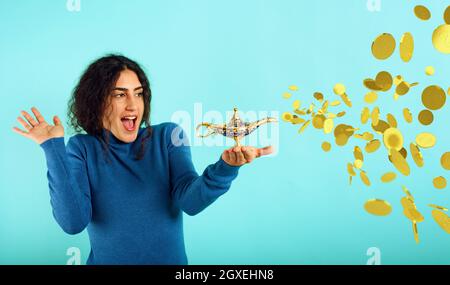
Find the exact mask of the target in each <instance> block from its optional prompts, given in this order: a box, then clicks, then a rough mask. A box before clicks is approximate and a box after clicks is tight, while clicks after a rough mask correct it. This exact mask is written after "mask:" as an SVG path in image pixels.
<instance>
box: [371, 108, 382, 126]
mask: <svg viewBox="0 0 450 285" xmlns="http://www.w3.org/2000/svg"><path fill="white" fill-rule="evenodd" d="M379 120H380V108H378V107H375V108H374V109H373V110H372V125H373V126H376V125H378V122H379Z"/></svg>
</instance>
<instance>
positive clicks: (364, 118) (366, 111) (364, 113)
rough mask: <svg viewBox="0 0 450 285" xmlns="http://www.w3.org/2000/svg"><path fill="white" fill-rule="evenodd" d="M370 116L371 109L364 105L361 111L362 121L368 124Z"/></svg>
mask: <svg viewBox="0 0 450 285" xmlns="http://www.w3.org/2000/svg"><path fill="white" fill-rule="evenodd" d="M369 118H370V110H369V108H367V107H364V108H363V109H362V112H361V123H362V124H366V123H367V121H368V120H369Z"/></svg>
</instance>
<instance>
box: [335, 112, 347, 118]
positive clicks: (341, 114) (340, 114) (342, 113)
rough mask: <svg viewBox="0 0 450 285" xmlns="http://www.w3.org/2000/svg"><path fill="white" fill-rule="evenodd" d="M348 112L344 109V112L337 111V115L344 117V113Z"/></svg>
mask: <svg viewBox="0 0 450 285" xmlns="http://www.w3.org/2000/svg"><path fill="white" fill-rule="evenodd" d="M345 114H346V112H345V111H342V112H339V113H337V115H336V116H337V117H338V118H341V117H344V115H345Z"/></svg>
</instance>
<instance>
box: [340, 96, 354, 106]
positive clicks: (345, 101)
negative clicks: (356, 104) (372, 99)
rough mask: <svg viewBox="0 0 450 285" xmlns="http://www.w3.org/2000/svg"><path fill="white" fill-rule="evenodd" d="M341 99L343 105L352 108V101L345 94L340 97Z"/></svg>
mask: <svg viewBox="0 0 450 285" xmlns="http://www.w3.org/2000/svg"><path fill="white" fill-rule="evenodd" d="M341 99H342V101H344V104H345V105H347V106H348V107H352V105H353V104H352V101H351V100H350V98H348V95H347V94H345V93H344V94H342V95H341Z"/></svg>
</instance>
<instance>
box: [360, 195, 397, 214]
mask: <svg viewBox="0 0 450 285" xmlns="http://www.w3.org/2000/svg"><path fill="white" fill-rule="evenodd" d="M364 209H365V210H366V211H367V212H368V213H369V214H372V215H375V216H387V215H389V214H390V213H391V212H392V206H391V204H389V202H387V201H384V200H380V199H371V200H369V201H367V202H366V203H365V204H364Z"/></svg>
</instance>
